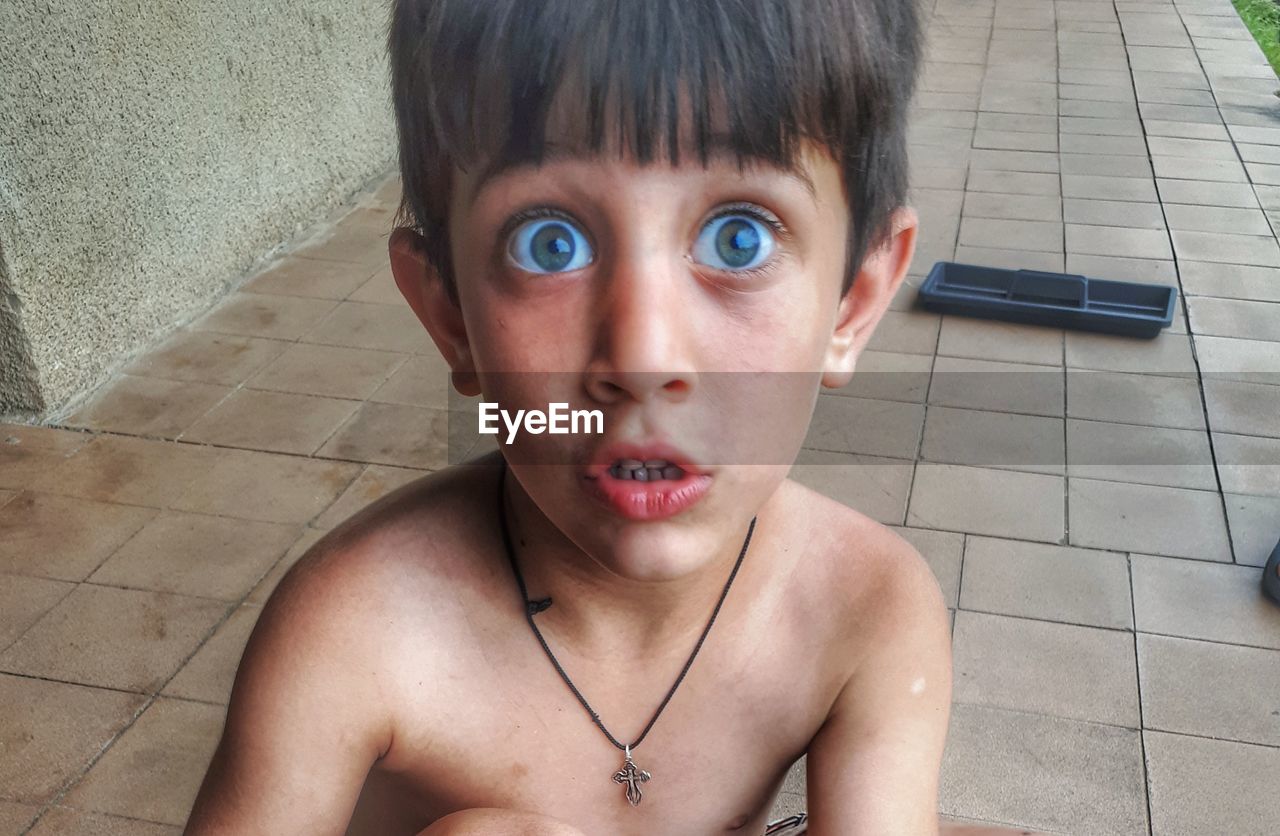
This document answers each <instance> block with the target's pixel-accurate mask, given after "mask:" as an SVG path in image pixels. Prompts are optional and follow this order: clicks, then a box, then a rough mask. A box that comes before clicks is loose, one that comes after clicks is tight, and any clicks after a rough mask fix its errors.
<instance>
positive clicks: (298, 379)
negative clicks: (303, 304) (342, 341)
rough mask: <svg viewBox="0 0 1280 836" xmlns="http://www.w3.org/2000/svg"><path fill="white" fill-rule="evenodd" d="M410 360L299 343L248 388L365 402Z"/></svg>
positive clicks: (401, 355)
mask: <svg viewBox="0 0 1280 836" xmlns="http://www.w3.org/2000/svg"><path fill="white" fill-rule="evenodd" d="M407 359H409V357H408V355H405V354H395V353H392V352H388V351H366V350H365V349H361V348H343V347H341V346H328V345H316V344H314V343H298V344H296V345H292V346H290V347H289V348H288V349H287V350H286V351H285V352H284V353H283V354H281V355H280V356H279V357H277V358H276V359H275V360H273V361H271V363H270V365H268V366H267V367H266V368H264V369H263V370H262V371H260V372H258V373H257V374H255V375H254V376H253V377H252V378H250V379H249V381H248V382H247V383H246V384H245V385H246V386H248V387H249V388H252V389H271V390H273V391H276V392H293V393H296V394H300V395H319V396H322V397H329V398H348V399H353V400H364V399H366V398H368V397H369V396H370V395H372V394H373V393H374V391H375V390H376V389H377V388H378V387H379V386H381V385H382V383H383V382H384V381H385V380H386V379H387V378H388V377H390V376H391V373H392V372H394V371H395V370H396V369H397V368H399V367H400V365H401V364H403V363H404V362H405V361H406V360H407Z"/></svg>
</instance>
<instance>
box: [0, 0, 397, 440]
mask: <svg viewBox="0 0 1280 836" xmlns="http://www.w3.org/2000/svg"><path fill="white" fill-rule="evenodd" d="M387 20H388V9H387V4H386V2H385V0H275V2H272V3H263V2H260V0H218V2H202V0H135V1H134V2H125V0H118V2H110V1H109V0H0V414H6V413H9V414H14V413H23V412H34V413H46V414H47V413H52V412H55V411H56V410H57V408H58V406H59V405H60V404H62V403H65V402H66V401H67V400H69V399H70V398H72V397H73V396H75V395H76V394H77V393H78V392H81V391H83V390H85V389H87V388H89V387H91V386H93V385H94V384H96V383H97V382H99V381H100V380H101V379H102V377H103V375H104V374H105V373H106V371H107V370H108V369H110V368H111V367H112V366H113V365H116V364H118V363H119V361H120V360H121V358H124V357H127V356H129V355H130V354H131V353H133V352H134V351H135V350H136V349H137V348H139V347H141V346H144V345H146V344H148V343H150V342H152V341H153V340H154V339H155V338H156V337H157V336H159V335H160V334H162V333H163V332H165V331H166V330H168V329H169V328H171V327H172V326H173V325H174V324H175V323H177V322H180V321H182V320H184V319H187V318H189V317H190V316H191V315H193V314H194V313H195V312H196V311H198V310H200V309H203V308H204V307H206V306H207V305H208V304H209V303H210V302H211V301H213V300H214V299H215V298H217V297H218V296H219V295H221V294H223V293H225V292H226V290H227V289H229V287H231V286H232V285H233V284H234V283H235V282H236V281H237V279H238V278H239V277H240V276H241V275H242V274H243V273H244V272H245V271H246V270H247V269H249V268H250V267H251V266H252V265H253V263H254V262H255V261H256V260H258V259H259V258H260V257H261V256H262V255H263V254H264V253H266V252H268V251H269V250H270V249H271V248H272V247H273V246H275V245H276V244H278V243H279V242H281V241H283V240H285V239H288V238H290V237H291V236H292V235H293V234H294V233H295V232H296V231H297V230H299V229H300V228H302V227H303V226H305V225H308V224H310V223H311V222H314V221H316V220H318V219H319V218H321V217H323V216H324V215H326V214H327V212H328V211H329V210H330V209H331V208H332V207H334V206H335V205H337V204H339V203H341V202H343V201H345V200H346V199H347V198H349V197H350V196H351V195H352V194H354V193H355V192H356V191H357V190H359V189H360V188H362V187H363V186H364V185H365V184H367V183H368V182H369V181H370V180H371V179H372V178H374V177H376V176H378V175H379V174H381V173H384V172H385V171H387V170H388V168H389V167H390V166H391V164H392V162H393V159H394V153H395V147H394V125H393V122H392V118H391V111H390V103H389V98H388V96H389V94H388V89H387V70H386V58H385V47H384V44H385V27H386V24H387Z"/></svg>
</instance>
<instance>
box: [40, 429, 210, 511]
mask: <svg viewBox="0 0 1280 836" xmlns="http://www.w3.org/2000/svg"><path fill="white" fill-rule="evenodd" d="M219 455H220V454H219V453H217V452H215V451H213V450H211V449H208V448H204V447H197V446H195V445H192V444H180V443H178V442H175V441H163V440H150V439H141V438H128V437H125V436H114V435H100V436H98V437H97V438H95V439H94V440H93V441H92V442H90V443H89V444H86V445H85V446H84V447H83V448H81V449H80V450H79V451H77V452H76V453H75V455H73V456H71V457H70V458H68V459H66V460H64V461H63V462H61V463H60V464H59V465H58V466H57V467H54V468H52V469H50V470H48V471H46V472H45V473H44V474H43V475H42V476H40V477H37V478H36V479H35V480H34V481H33V482H32V483H31V488H32V489H33V490H36V491H43V492H46V493H56V494H61V495H64V496H79V497H83V498H85V499H95V500H98V501H100V502H116V503H122V504H127V505H148V506H151V507H153V508H163V507H165V506H166V505H168V503H169V501H170V500H171V499H172V498H173V497H174V496H175V495H176V494H178V493H180V492H181V491H182V490H183V489H184V488H186V486H187V485H189V484H190V483H191V481H192V480H193V479H194V478H196V474H198V473H200V472H202V471H203V470H206V469H207V468H208V467H209V466H210V464H211V463H212V462H213V461H214V460H215V459H216V458H217V457H218V456H219Z"/></svg>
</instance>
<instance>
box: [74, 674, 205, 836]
mask: <svg viewBox="0 0 1280 836" xmlns="http://www.w3.org/2000/svg"><path fill="white" fill-rule="evenodd" d="M224 715H225V712H224V711H223V709H222V708H221V707H220V706H213V705H205V704H203V703H196V702H188V701H186V700H175V699H167V698H164V697H161V698H160V699H158V700H156V701H155V702H154V703H152V704H151V705H150V706H149V707H148V708H147V710H146V711H145V712H143V714H142V716H141V717H139V718H138V720H137V722H136V723H134V724H133V725H132V726H131V727H130V728H129V730H128V731H126V732H125V733H124V734H123V735H121V736H120V739H119V740H117V741H116V743H115V745H114V746H112V747H111V748H110V749H108V750H107V752H106V754H104V755H103V756H102V758H101V759H100V760H99V761H98V762H97V763H96V764H94V766H93V769H91V770H89V774H88V775H86V776H85V777H84V778H83V779H82V780H81V781H80V783H79V784H77V785H76V786H75V787H74V788H73V789H72V790H71V792H69V793H68V794H67V796H66V804H68V805H69V806H72V807H76V808H77V809H81V810H92V811H94V812H99V813H112V814H115V815H118V816H130V817H134V818H140V819H146V820H147V821H153V822H162V823H164V824H174V825H182V824H185V823H186V820H187V816H188V815H189V814H190V812H191V805H192V804H193V803H194V802H195V799H196V792H197V791H198V790H199V789H200V782H201V781H202V780H203V779H204V774H205V772H206V771H207V770H208V768H209V760H210V759H211V758H212V757H213V750H214V749H215V748H217V745H218V737H219V736H220V735H221V734H222V724H223V719H224Z"/></svg>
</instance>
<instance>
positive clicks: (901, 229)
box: [822, 207, 919, 389]
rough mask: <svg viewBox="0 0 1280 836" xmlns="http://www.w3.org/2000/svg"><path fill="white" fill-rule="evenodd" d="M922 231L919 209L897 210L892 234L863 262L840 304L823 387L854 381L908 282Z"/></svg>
mask: <svg viewBox="0 0 1280 836" xmlns="http://www.w3.org/2000/svg"><path fill="white" fill-rule="evenodd" d="M918 226H919V220H918V218H917V216H916V212H915V210H914V209H910V208H907V207H902V208H900V209H897V210H895V211H894V213H893V214H892V215H891V216H890V218H889V233H888V234H887V235H886V236H885V237H884V239H883V240H882V241H881V242H880V243H879V244H878V245H877V246H876V247H875V249H873V250H871V251H869V252H868V253H867V255H866V257H865V258H864V259H863V260H862V264H861V265H860V266H859V268H858V272H857V275H855V276H854V279H853V284H852V285H851V286H850V287H849V290H848V292H846V293H845V295H844V296H843V297H842V298H841V299H840V307H839V310H837V312H836V325H835V331H833V332H832V334H831V342H830V344H829V345H828V346H827V356H826V362H825V363H824V365H823V370H822V385H823V386H825V387H827V388H829V389H838V388H839V387H841V386H844V385H846V384H847V383H848V382H849V380H850V378H852V377H853V369H854V366H855V365H856V364H857V361H858V355H859V354H861V353H862V350H863V349H864V348H866V346H867V342H868V341H870V339H871V334H872V332H873V331H875V328H876V325H877V324H878V323H879V322H880V318H881V317H883V316H884V312H885V311H886V310H888V309H889V303H890V302H892V301H893V297H894V295H895V294H897V292H898V288H900V287H901V286H902V282H903V280H904V279H905V278H906V277H907V268H908V267H910V266H911V255H912V254H913V253H914V252H915V249H916V232H917V230H918Z"/></svg>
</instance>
